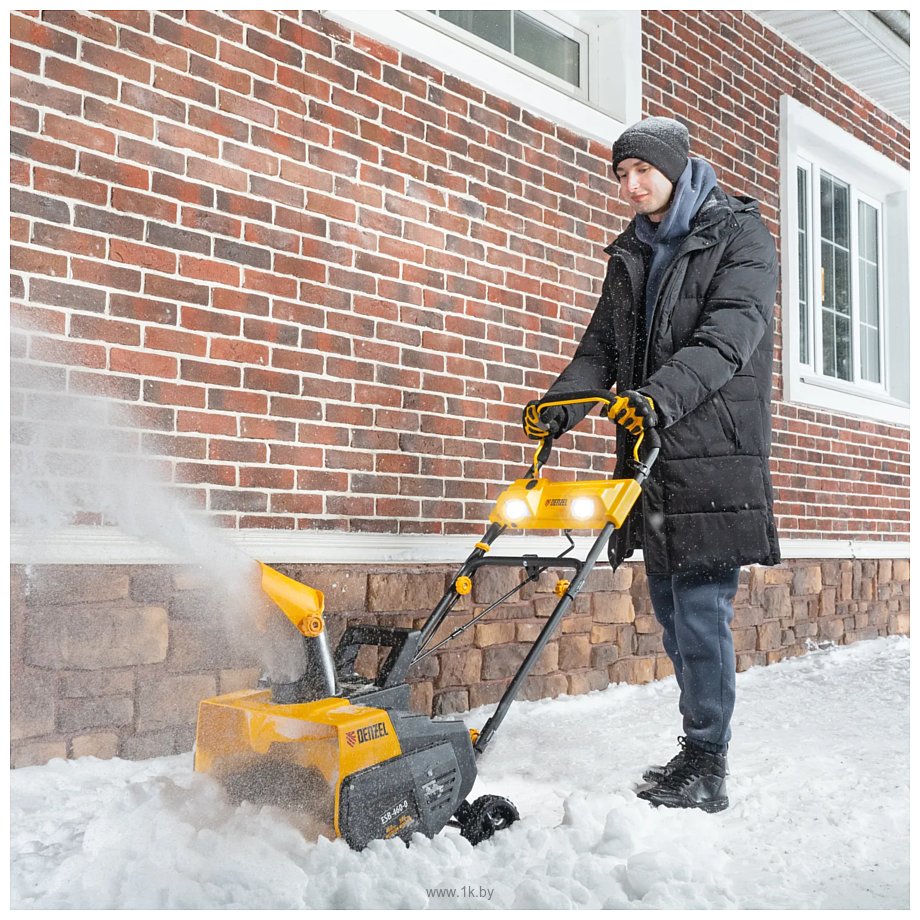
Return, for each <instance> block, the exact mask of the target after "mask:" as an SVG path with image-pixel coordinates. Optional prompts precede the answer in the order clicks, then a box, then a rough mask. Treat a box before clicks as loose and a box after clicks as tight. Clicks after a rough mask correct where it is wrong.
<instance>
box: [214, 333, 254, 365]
mask: <svg viewBox="0 0 920 920" xmlns="http://www.w3.org/2000/svg"><path fill="white" fill-rule="evenodd" d="M210 357H211V358H213V359H214V360H215V361H235V362H238V363H240V364H267V363H268V349H267V348H266V347H265V346H264V345H257V344H255V343H254V342H246V341H242V340H240V339H211V343H210Z"/></svg>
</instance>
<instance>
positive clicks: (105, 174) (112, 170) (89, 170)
mask: <svg viewBox="0 0 920 920" xmlns="http://www.w3.org/2000/svg"><path fill="white" fill-rule="evenodd" d="M80 171H81V172H83V173H84V174H85V175H88V176H94V177H95V178H97V179H102V180H103V181H104V182H111V183H112V184H113V185H126V186H129V187H131V188H138V189H145V190H146V189H148V188H149V187H150V174H149V173H148V172H147V170H146V169H140V168H139V167H136V166H129V165H128V164H126V163H119V162H117V161H115V160H106V159H104V158H103V157H100V156H96V155H95V154H92V153H81V154H80Z"/></svg>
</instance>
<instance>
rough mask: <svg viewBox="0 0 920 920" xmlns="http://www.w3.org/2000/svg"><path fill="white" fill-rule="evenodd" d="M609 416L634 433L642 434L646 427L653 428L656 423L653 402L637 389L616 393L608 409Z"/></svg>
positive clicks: (656, 417) (656, 418)
mask: <svg viewBox="0 0 920 920" xmlns="http://www.w3.org/2000/svg"><path fill="white" fill-rule="evenodd" d="M610 418H612V419H613V420H614V421H615V422H616V423H617V424H618V425H622V426H623V427H624V428H625V429H626V430H627V431H628V432H629V433H630V434H635V435H639V434H642V432H643V431H645V429H646V428H654V427H655V426H656V425H657V424H658V415H657V414H656V412H655V404H654V403H653V402H652V400H651V399H650V398H649V397H648V396H643V395H642V393H639V392H638V391H637V390H624V391H623V392H622V393H619V394H618V395H617V398H616V402H614V404H613V406H612V408H611V409H610Z"/></svg>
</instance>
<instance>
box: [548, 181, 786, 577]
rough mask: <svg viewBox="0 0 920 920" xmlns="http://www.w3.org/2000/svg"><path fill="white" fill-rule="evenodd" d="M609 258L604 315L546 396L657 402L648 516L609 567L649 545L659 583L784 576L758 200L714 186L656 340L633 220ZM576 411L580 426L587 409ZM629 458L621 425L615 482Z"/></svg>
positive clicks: (617, 540) (677, 267) (682, 253)
mask: <svg viewBox="0 0 920 920" xmlns="http://www.w3.org/2000/svg"><path fill="white" fill-rule="evenodd" d="M605 252H607V254H608V255H609V256H610V261H609V263H608V266H607V275H606V278H605V280H604V287H603V291H602V294H601V297H600V300H599V302H598V305H597V309H596V310H595V313H594V316H593V318H592V319H591V322H590V323H589V325H588V328H587V330H586V331H585V334H584V337H583V338H582V340H581V343H580V344H579V346H578V349H577V350H576V352H575V356H574V358H573V359H572V362H571V364H569V366H568V367H567V368H566V369H565V370H564V371H563V372H562V374H561V375H560V376H559V378H558V380H557V381H556V382H555V383H554V384H553V386H552V387H551V388H550V391H549V393H547V396H558V395H560V394H564V393H566V392H573V391H577V390H599V389H602V390H608V389H610V388H611V387H613V385H614V383H616V385H617V390H618V391H619V392H622V391H623V390H629V389H633V390H635V389H639V390H641V391H642V392H643V393H644V394H646V395H647V396H650V397H651V398H652V400H653V401H654V403H655V407H656V409H657V411H658V418H659V427H660V433H661V453H660V455H659V458H658V462H657V464H656V465H655V466H654V468H653V470H652V475H651V477H650V479H649V480H648V481H647V483H646V484H645V487H644V491H643V496H642V502H641V507H640V505H639V504H638V503H637V506H636V508H635V509H634V510H633V512H632V514H631V515H630V517H629V520H628V521H627V523H626V524H625V525H624V527H623V528H621V529H620V530H618V531H616V532H615V533H614V535H613V537H612V538H611V541H610V550H609V552H610V557H611V562H612V563H614V564H618V563H619V562H620V561H622V559H623V558H625V557H626V556H628V555H629V554H630V553H631V552H632V551H633V549H634V548H635V547H636V546H641V547H642V550H643V554H644V557H645V563H646V568H647V570H648V571H649V572H652V573H655V574H676V573H679V572H688V571H706V570H710V569H714V568H719V567H723V566H740V565H744V564H747V563H761V564H764V565H775V564H776V563H778V562H779V561H780V553H779V540H778V537H777V533H776V525H775V522H774V520H773V494H772V488H771V485H770V471H769V462H768V461H769V453H770V395H771V387H772V366H773V307H774V302H775V299H776V286H777V259H776V247H775V245H774V243H773V239H772V237H771V236H770V233H769V231H768V230H767V229H766V227H765V226H764V225H763V223H762V222H761V220H760V214H759V212H758V209H757V203H756V202H755V201H753V200H752V199H749V198H730V197H728V196H727V195H726V194H725V193H724V192H723V191H722V190H721V189H720V188H718V187H717V188H715V189H713V191H712V192H711V193H710V194H709V196H708V197H707V198H706V200H705V201H704V202H703V205H702V207H701V208H700V210H699V212H698V213H697V215H696V217H695V218H694V219H693V222H692V224H691V227H690V232H689V234H688V235H687V236H686V237H685V238H684V240H683V241H682V243H681V245H680V247H679V249H678V250H677V253H676V255H675V257H674V260H673V262H672V263H671V265H670V266H669V268H668V269H667V271H666V274H665V277H664V280H663V282H662V284H661V287H660V289H659V294H658V300H657V303H656V306H655V311H654V314H653V319H652V325H651V331H650V333H649V334H648V336H646V332H645V323H644V318H645V317H644V314H645V310H644V302H645V280H646V275H647V271H648V266H649V262H650V258H651V249H650V248H649V247H648V246H646V245H645V244H644V243H642V242H641V241H640V240H639V239H638V237H637V236H636V233H635V228H634V223H630V225H629V226H628V227H627V228H626V230H625V231H624V232H623V233H622V234H621V235H620V236H619V237H618V238H617V239H616V240H615V241H614V243H613V244H612V245H610V246H608V247H607V249H606V250H605ZM646 339H647V340H648V341H646ZM568 411H569V413H570V424H569V427H571V425H572V424H575V423H577V422H578V421H580V420H581V419H582V418H583V417H584V415H585V414H586V411H587V410H586V409H583V408H581V407H570V408H569V410H568ZM631 452H632V437H631V436H630V435H629V434H627V433H626V432H625V431H623V430H622V429H620V428H617V468H616V475H617V476H618V477H625V476H629V475H631V473H630V472H629V470H628V462H629V459H630V457H631Z"/></svg>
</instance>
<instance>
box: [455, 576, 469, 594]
mask: <svg viewBox="0 0 920 920" xmlns="http://www.w3.org/2000/svg"><path fill="white" fill-rule="evenodd" d="M454 588H455V589H456V591H457V594H469V593H470V591H472V590H473V581H472V579H470V578H468V577H467V576H466V575H461V576H460V577H459V578H458V579H457V580H456V581H455V582H454Z"/></svg>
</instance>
